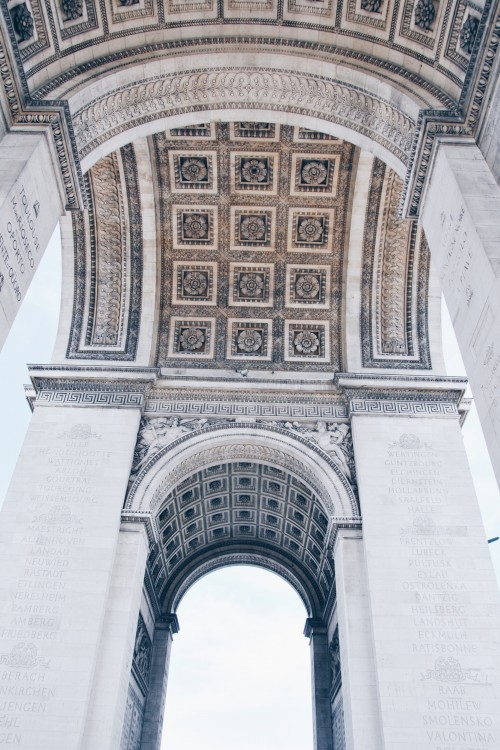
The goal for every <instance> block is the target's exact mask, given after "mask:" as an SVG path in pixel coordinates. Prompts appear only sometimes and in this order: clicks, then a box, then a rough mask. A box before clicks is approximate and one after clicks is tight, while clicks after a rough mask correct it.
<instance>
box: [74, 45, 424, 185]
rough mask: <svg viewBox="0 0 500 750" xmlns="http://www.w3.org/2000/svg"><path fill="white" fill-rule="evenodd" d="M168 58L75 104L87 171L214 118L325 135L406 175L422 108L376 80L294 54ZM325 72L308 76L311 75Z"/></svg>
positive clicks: (77, 93)
mask: <svg viewBox="0 0 500 750" xmlns="http://www.w3.org/2000/svg"><path fill="white" fill-rule="evenodd" d="M210 64H211V65H210V68H209V69H207V67H206V56H205V57H203V56H201V55H190V56H183V57H182V58H163V59H160V60H155V61H151V62H148V63H147V65H144V64H142V65H141V64H139V63H138V64H136V65H130V66H127V67H125V68H121V69H120V70H116V71H114V70H113V71H106V72H104V73H103V74H102V75H101V76H99V77H98V78H96V79H92V80H87V81H85V82H83V83H81V85H80V86H79V88H78V89H77V90H74V91H73V93H71V94H70V95H69V97H68V102H69V105H70V110H71V112H72V119H73V126H74V130H75V136H76V145H77V149H78V153H79V156H80V159H81V161H82V167H83V169H84V171H86V170H87V169H89V168H90V167H91V166H92V165H93V164H94V163H95V162H96V161H97V160H98V159H100V158H102V157H103V156H105V155H107V154H108V153H110V152H111V151H113V150H115V149H116V148H118V147H120V146H123V145H125V144H126V143H129V142H131V141H133V140H135V139H136V138H138V137H142V136H146V135H151V134H153V133H155V132H158V131H161V130H163V129H165V128H167V127H182V126H185V125H188V124H196V123H198V122H202V121H207V120H213V119H214V113H215V112H216V113H217V116H216V119H220V120H236V119H242V118H246V119H251V120H256V119H263V120H271V121H275V122H285V123H287V124H291V125H297V126H301V127H308V128H311V129H316V130H322V131H323V132H326V133H331V134H332V135H335V136H337V137H340V138H343V139H345V140H348V141H350V142H352V143H354V144H356V145H358V146H360V147H362V148H366V149H368V150H369V151H371V152H373V153H374V154H375V155H376V156H378V157H379V158H381V159H382V160H383V161H385V162H386V163H387V164H388V165H389V166H391V167H392V168H393V169H394V170H395V171H396V172H397V173H398V174H399V175H400V176H403V175H404V174H405V172H406V169H407V166H408V164H409V162H410V160H411V153H412V145H413V141H414V138H415V136H416V128H417V126H416V122H417V118H418V112H419V107H420V106H421V104H422V102H421V101H419V100H418V99H417V98H416V97H412V96H410V94H408V93H406V92H404V91H402V90H400V89H397V88H396V87H395V86H394V85H393V84H392V83H391V82H388V81H382V80H381V79H380V78H378V77H377V76H376V75H375V74H370V73H367V72H366V71H361V70H356V69H352V68H348V67H347V66H342V65H339V64H333V63H326V62H322V63H321V65H312V64H311V63H310V61H309V64H308V61H306V60H303V59H301V58H298V57H296V56H294V55H280V56H279V57H276V56H271V55H266V54H262V55H259V56H258V57H257V56H255V55H244V54H243V55H242V54H235V53H228V52H220V53H211V55H210ZM312 67H314V68H316V70H317V71H319V72H314V73H313V72H311V68H312Z"/></svg>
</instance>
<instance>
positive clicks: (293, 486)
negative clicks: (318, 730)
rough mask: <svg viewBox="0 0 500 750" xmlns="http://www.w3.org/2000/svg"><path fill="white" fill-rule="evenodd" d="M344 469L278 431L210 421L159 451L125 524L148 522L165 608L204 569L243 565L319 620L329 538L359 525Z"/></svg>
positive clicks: (304, 441) (328, 576)
mask: <svg viewBox="0 0 500 750" xmlns="http://www.w3.org/2000/svg"><path fill="white" fill-rule="evenodd" d="M175 428H176V429H179V427H178V425H177V424H176V425H175ZM174 437H175V436H174ZM139 444H140V438H139ZM137 456H138V454H137V451H136V461H137ZM345 468H346V467H345V466H343V464H342V461H341V460H340V458H336V457H335V452H332V454H331V455H328V453H327V452H326V451H325V450H323V448H321V447H320V446H319V445H318V444H317V443H316V444H315V443H314V442H313V440H311V439H310V437H306V436H304V435H301V434H300V433H299V432H296V433H294V432H293V429H286V428H283V427H280V426H276V425H271V426H269V425H258V426H257V425H255V424H251V423H248V424H244V423H243V424H241V423H229V424H224V423H222V424H218V425H213V424H212V425H209V426H208V427H202V428H201V429H197V430H196V429H195V430H194V431H192V432H190V433H188V434H185V435H182V436H180V437H177V438H176V439H174V440H173V441H171V442H169V443H168V444H167V445H166V446H164V447H163V448H159V449H158V450H157V451H155V452H154V453H153V455H152V456H151V457H150V459H149V460H146V461H145V462H144V463H143V464H142V466H141V467H140V468H139V470H138V472H137V473H136V475H135V479H133V480H132V484H131V486H130V489H129V493H128V497H127V502H126V508H125V510H124V518H126V519H132V518H136V519H137V518H144V519H146V518H148V519H150V523H151V526H150V528H151V533H152V536H151V541H152V542H153V543H152V546H151V549H150V555H149V571H150V578H151V582H152V585H153V588H154V590H155V596H156V598H157V600H158V602H159V603H160V604H161V607H162V609H163V611H167V612H169V611H173V610H174V609H175V607H176V606H177V604H178V602H179V600H180V598H181V597H182V595H183V593H184V592H185V591H186V590H187V588H188V587H189V586H190V585H191V584H192V583H193V582H194V581H195V580H196V579H197V578H199V577H200V576H202V575H204V574H205V573H208V572H209V571H210V570H213V569H215V568H217V567H221V566H222V565H227V564H237V563H249V564H256V565H260V566H262V567H265V568H267V569H269V570H272V571H274V572H276V573H278V574H279V575H282V576H283V577H284V578H286V580H288V581H289V582H290V583H291V584H292V585H293V586H294V588H295V589H296V590H297V592H298V593H299V595H300V596H301V598H302V599H303V601H304V603H305V605H306V608H307V610H308V612H309V614H310V616H314V617H319V616H321V614H322V612H323V609H324V606H325V604H326V602H327V600H328V598H329V596H330V595H331V593H332V591H333V589H334V566H333V555H332V540H333V539H334V537H335V534H336V532H337V529H338V527H339V526H343V527H345V526H348V527H349V526H352V527H357V526H359V525H360V517H359V511H358V504H357V500H356V496H355V490H354V486H353V484H352V477H351V480H349V478H348V476H347V475H346V472H345ZM347 471H349V469H347Z"/></svg>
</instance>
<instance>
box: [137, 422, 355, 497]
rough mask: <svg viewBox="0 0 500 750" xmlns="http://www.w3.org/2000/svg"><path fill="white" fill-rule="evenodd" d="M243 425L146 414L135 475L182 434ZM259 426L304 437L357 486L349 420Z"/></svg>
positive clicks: (141, 427) (140, 433)
mask: <svg viewBox="0 0 500 750" xmlns="http://www.w3.org/2000/svg"><path fill="white" fill-rule="evenodd" d="M230 424H240V423H239V422H236V421H232V420H231V421H230V420H221V419H215V420H210V419H206V418H204V419H179V418H178V417H157V416H154V417H143V419H142V421H141V425H140V428H139V434H138V437H137V443H136V446H135V450H134V459H133V463H132V470H131V474H132V476H135V475H137V474H139V473H140V471H141V469H142V468H143V467H144V466H146V465H149V466H151V465H152V463H154V457H155V456H156V455H157V454H158V453H160V452H162V451H163V450H164V449H165V448H167V447H168V446H169V445H170V444H171V443H174V442H175V441H176V440H177V439H180V438H181V437H182V436H184V435H187V434H189V433H192V432H194V431H198V430H206V429H208V428H210V427H217V428H219V427H222V426H224V425H230ZM255 424H256V426H259V427H260V426H264V427H278V428H280V429H282V430H286V431H287V432H291V433H292V434H293V436H294V437H296V436H301V437H302V438H303V439H305V440H307V441H308V442H309V443H310V444H312V447H314V448H316V449H317V448H320V449H321V451H323V452H324V453H326V455H327V456H328V457H329V459H331V461H333V463H334V464H335V466H336V467H337V469H339V470H340V472H341V473H342V474H343V476H344V477H346V478H347V480H348V481H349V483H350V484H351V485H352V486H353V487H354V486H355V465H354V454H353V447H352V437H351V430H350V427H349V425H347V424H345V423H336V422H332V423H328V422H325V421H322V420H320V421H317V422H315V423H312V424H304V423H299V422H295V421H294V422H290V421H281V422H276V421H262V420H256V422H255Z"/></svg>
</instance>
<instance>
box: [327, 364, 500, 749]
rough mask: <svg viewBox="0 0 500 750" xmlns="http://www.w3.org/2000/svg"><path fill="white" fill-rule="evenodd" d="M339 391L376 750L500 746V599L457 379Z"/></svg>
mask: <svg viewBox="0 0 500 750" xmlns="http://www.w3.org/2000/svg"><path fill="white" fill-rule="evenodd" d="M405 380H406V383H405ZM339 383H340V384H341V385H344V387H345V391H346V393H347V395H348V397H349V403H350V411H351V416H352V432H353V444H354V452H355V459H356V472H357V481H358V488H359V499H360V505H361V513H362V517H363V540H364V551H365V558H366V571H367V580H368V591H369V604H370V607H369V608H370V612H371V620H372V627H371V630H372V638H373V649H374V662H375V672H376V678H377V692H378V702H379V709H380V722H381V734H382V742H381V744H380V748H381V749H383V750H392V748H402V747H404V748H405V750H440V749H442V748H455V747H467V748H470V750H482V748H485V747H491V748H493V747H500V715H499V713H498V706H499V705H500V594H499V591H498V587H497V584H496V580H495V576H494V572H493V568H492V564H491V559H490V555H489V551H488V545H487V542H486V537H485V532H484V527H483V524H482V520H481V517H480V513H479V508H478V505H477V501H476V498H475V495H474V489H473V485H472V480H471V476H470V472H469V467H468V464H467V459H466V456H465V452H464V447H463V443H462V436H461V433H460V429H459V422H458V418H457V409H456V406H457V402H458V400H459V398H460V395H461V392H460V390H459V389H458V388H457V383H456V379H452V378H449V379H447V378H442V379H436V380H435V381H434V382H431V381H430V380H428V379H426V378H421V379H419V378H415V377H413V378H412V379H411V381H410V379H409V378H408V379H405V378H401V381H400V382H398V381H397V380H396V379H395V378H394V377H392V378H391V377H390V376H389V377H387V378H386V379H384V378H383V377H377V378H373V379H368V378H365V379H364V380H363V379H362V378H355V377H353V378H349V376H346V377H342V376H340V377H339ZM374 748H375V746H374ZM377 750H378V748H377Z"/></svg>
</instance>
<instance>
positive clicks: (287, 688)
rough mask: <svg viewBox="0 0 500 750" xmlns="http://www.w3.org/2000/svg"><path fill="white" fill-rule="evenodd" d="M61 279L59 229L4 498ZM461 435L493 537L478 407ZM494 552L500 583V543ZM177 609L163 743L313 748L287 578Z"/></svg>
mask: <svg viewBox="0 0 500 750" xmlns="http://www.w3.org/2000/svg"><path fill="white" fill-rule="evenodd" d="M60 276H61V271H60V243H59V237H58V230H56V233H55V235H54V237H53V238H52V240H51V242H50V244H49V247H48V249H47V251H46V253H45V256H44V258H43V259H42V262H41V264H40V268H39V269H38V272H37V275H36V277H35V280H34V282H33V284H32V287H31V289H30V290H29V292H28V294H27V296H26V299H25V302H24V305H23V307H22V309H21V312H20V313H19V315H18V318H17V320H16V322H15V325H14V327H13V329H12V331H11V334H10V336H9V338H8V340H7V342H6V344H5V346H4V349H3V351H2V352H1V353H0V414H1V415H2V417H1V421H0V456H1V464H0V504H1V502H3V498H4V495H5V493H6V491H7V487H8V484H9V481H10V476H11V474H12V472H13V469H14V466H15V461H16V458H17V455H18V453H19V450H20V448H21V444H22V441H23V438H24V434H25V431H26V429H27V426H28V423H29V418H30V410H29V407H28V405H27V403H26V401H25V398H24V391H23V384H24V383H28V382H29V378H28V373H27V369H26V363H27V362H30V363H39V362H40V363H43V362H48V361H50V357H51V354H52V349H53V344H54V340H55V332H56V326H57V319H58V314H59V300H60V286H61V279H60ZM443 317H444V342H445V360H446V362H447V369H448V373H449V374H451V375H461V374H463V373H464V368H463V364H462V362H461V359H460V355H459V353H458V347H457V345H456V342H455V340H454V335H453V330H452V326H451V323H450V321H449V317H448V315H447V313H445V314H444V316H443ZM463 434H464V442H465V447H466V450H467V454H468V457H469V462H470V464H471V470H472V474H473V478H474V483H475V486H476V492H477V495H478V499H479V504H480V507H481V511H482V514H483V519H484V523H485V529H486V536H487V537H493V536H497V535H500V495H499V492H498V488H497V485H496V481H495V478H494V475H493V471H492V469H491V464H490V461H489V457H488V453H487V450H486V446H485V443H484V439H483V436H482V432H481V429H480V426H479V420H478V417H477V413H476V411H475V409H473V410H472V412H471V414H469V417H468V419H467V422H466V425H465V428H464V431H463ZM485 543H486V542H485ZM490 551H491V553H492V557H493V562H494V565H495V569H496V573H497V577H498V580H499V582H500V542H497V543H494V544H491V545H490ZM178 616H179V620H180V625H181V632H180V633H179V634H178V635H177V636H175V639H174V649H173V655H172V660H171V672H170V676H169V690H168V697H167V705H166V730H165V733H164V742H163V745H162V750H198V749H199V748H200V747H203V749H204V750H234V749H235V747H236V745H237V748H238V750H256V749H258V750H304V749H305V748H311V747H312V734H311V698H310V670H309V647H308V643H307V640H306V639H305V638H304V637H303V635H302V630H303V626H304V622H305V617H306V613H305V610H304V607H303V605H302V602H301V601H300V599H299V597H298V596H297V595H296V594H295V592H294V591H293V590H292V589H291V588H290V586H288V584H286V583H285V582H284V581H282V580H281V579H278V578H277V577H276V576H273V575H272V574H270V573H267V572H265V571H262V570H257V569H254V568H242V567H236V568H229V569H225V570H221V571H217V572H216V573H213V574H211V575H210V576H207V577H206V578H204V579H202V580H201V581H199V582H198V583H197V584H195V586H193V588H192V589H191V590H190V591H189V592H188V594H187V595H186V597H185V599H184V600H183V601H182V602H181V605H180V607H179V612H178ZM242 727H243V728H244V732H243V733H242V731H241V728H242ZM236 738H237V743H236V741H235V740H236Z"/></svg>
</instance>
